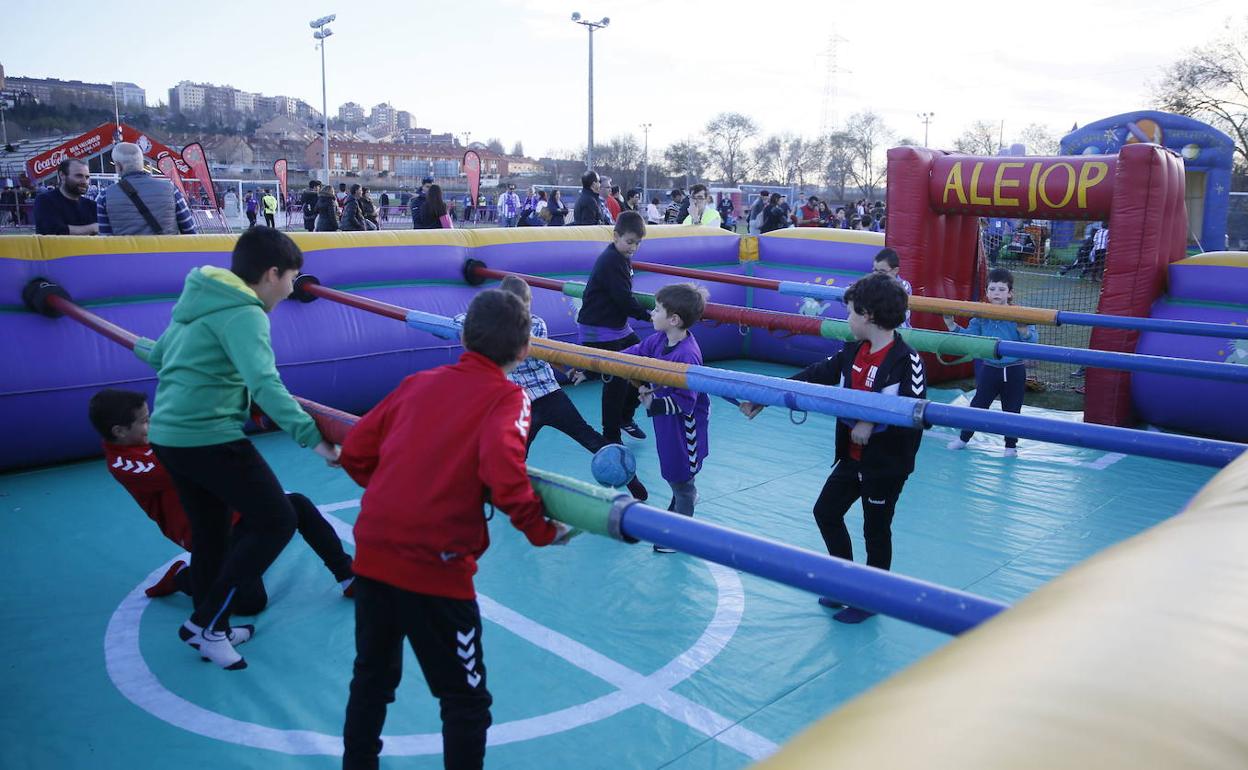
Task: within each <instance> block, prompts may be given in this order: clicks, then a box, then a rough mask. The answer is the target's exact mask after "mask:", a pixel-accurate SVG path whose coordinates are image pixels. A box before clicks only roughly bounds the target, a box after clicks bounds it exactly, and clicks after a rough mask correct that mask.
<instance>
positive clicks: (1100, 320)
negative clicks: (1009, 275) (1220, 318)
mask: <svg viewBox="0 0 1248 770" xmlns="http://www.w3.org/2000/svg"><path fill="white" fill-rule="evenodd" d="M1057 322H1058V323H1059V324H1070V325H1071V326H1099V327H1102V328H1108V329H1129V330H1132V331H1141V332H1163V333H1165V334H1193V335H1196V336H1200V337H1225V338H1226V339H1235V340H1248V326H1240V325H1238V324H1216V323H1210V322H1208V321H1183V320H1178V319H1172V318H1136V317H1134V316H1121V315H1106V314H1105V313H1072V312H1069V311H1066V310H1061V311H1059V312H1058V314H1057Z"/></svg>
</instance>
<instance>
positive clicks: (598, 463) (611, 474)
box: [589, 444, 637, 487]
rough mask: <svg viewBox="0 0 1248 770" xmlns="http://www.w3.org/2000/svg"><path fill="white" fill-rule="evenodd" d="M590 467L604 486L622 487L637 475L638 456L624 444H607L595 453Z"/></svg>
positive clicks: (595, 479)
mask: <svg viewBox="0 0 1248 770" xmlns="http://www.w3.org/2000/svg"><path fill="white" fill-rule="evenodd" d="M589 469H590V472H592V473H593V474H594V481H597V482H598V483H599V484H601V485H603V486H604V487H622V486H624V485H625V484H627V483H628V482H630V481H632V480H633V476H635V475H637V458H636V457H634V456H633V453H632V452H631V451H630V450H629V449H628V447H626V446H624V445H623V444H607V445H606V446H604V447H603V448H602V449H599V450H598V451H597V452H595V453H594V459H593V460H592V461H590V464H589Z"/></svg>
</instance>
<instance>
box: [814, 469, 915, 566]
mask: <svg viewBox="0 0 1248 770" xmlns="http://www.w3.org/2000/svg"><path fill="white" fill-rule="evenodd" d="M905 484H906V477H905V476H872V475H869V474H863V473H862V472H861V471H860V464H859V463H858V462H857V461H856V460H839V461H837V463H836V465H834V466H833V467H832V474H831V475H830V476H828V480H827V481H825V482H824V483H823V491H822V492H820V493H819V499H818V500H816V501H815V523H816V524H818V525H819V534H821V535H823V543H824V545H826V546H827V548H828V553H829V554H831V555H833V556H836V557H838V558H841V559H847V560H851V561H852V560H853V558H854V547H853V544H852V543H850V540H849V529H848V528H847V527H846V526H845V514H846V513H847V512H848V511H849V508H850V506H852V505H853V504H854V501H855V500H857V499H858V498H860V497H861V498H862V534H863V537H864V539H865V540H866V541H867V564H868V565H869V566H871V567H879V568H880V569H888V568H889V567H890V566H892V563H893V529H892V527H893V512H894V510H895V509H896V507H897V498H898V497H900V496H901V489H902V487H904V486H905Z"/></svg>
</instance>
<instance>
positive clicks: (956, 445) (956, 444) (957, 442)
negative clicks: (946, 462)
mask: <svg viewBox="0 0 1248 770" xmlns="http://www.w3.org/2000/svg"><path fill="white" fill-rule="evenodd" d="M945 448H946V449H966V442H965V441H963V440H962V439H960V438H955V439H954V440H953V441H950V442H949V443H948V444H947V445H946V447H945Z"/></svg>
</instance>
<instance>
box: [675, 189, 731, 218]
mask: <svg viewBox="0 0 1248 770" xmlns="http://www.w3.org/2000/svg"><path fill="white" fill-rule="evenodd" d="M689 200H690V204H689V216H687V217H685V218H684V219H683V220H681V222H682V223H683V224H686V225H706V226H707V227H719V225H720V224H721V222H722V220H720V218H719V212H718V211H716V210H715V207H714V206H712V205H711V201H710V194H709V193H707V191H706V185H704V184H695V185H694V186H693V187H690V188H689Z"/></svg>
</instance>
